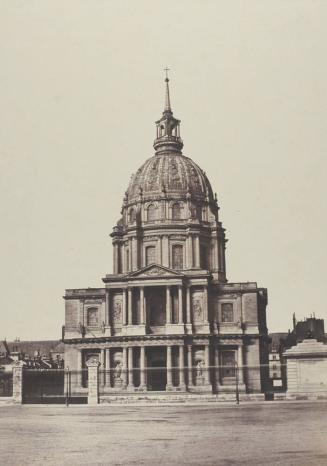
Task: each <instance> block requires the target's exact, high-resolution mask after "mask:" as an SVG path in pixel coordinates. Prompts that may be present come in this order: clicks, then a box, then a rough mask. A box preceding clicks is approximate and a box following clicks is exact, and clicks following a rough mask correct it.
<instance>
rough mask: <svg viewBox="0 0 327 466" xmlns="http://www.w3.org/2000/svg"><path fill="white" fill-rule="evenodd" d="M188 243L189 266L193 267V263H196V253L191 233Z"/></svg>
mask: <svg viewBox="0 0 327 466" xmlns="http://www.w3.org/2000/svg"><path fill="white" fill-rule="evenodd" d="M186 244H187V257H188V268H189V269H192V268H193V265H194V262H193V257H194V254H193V236H192V235H189V236H188V237H187V243H186Z"/></svg>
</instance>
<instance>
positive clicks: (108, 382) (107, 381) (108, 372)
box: [105, 348, 111, 388]
mask: <svg viewBox="0 0 327 466" xmlns="http://www.w3.org/2000/svg"><path fill="white" fill-rule="evenodd" d="M105 352H106V356H105V359H106V378H105V385H107V387H109V388H110V387H111V368H110V348H106V350H105Z"/></svg>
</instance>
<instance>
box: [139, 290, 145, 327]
mask: <svg viewBox="0 0 327 466" xmlns="http://www.w3.org/2000/svg"><path fill="white" fill-rule="evenodd" d="M140 323H141V325H144V324H145V315H144V286H141V287H140Z"/></svg>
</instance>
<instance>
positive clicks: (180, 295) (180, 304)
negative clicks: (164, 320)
mask: <svg viewBox="0 0 327 466" xmlns="http://www.w3.org/2000/svg"><path fill="white" fill-rule="evenodd" d="M178 323H179V324H183V323H184V322H183V288H182V287H181V286H179V287H178Z"/></svg>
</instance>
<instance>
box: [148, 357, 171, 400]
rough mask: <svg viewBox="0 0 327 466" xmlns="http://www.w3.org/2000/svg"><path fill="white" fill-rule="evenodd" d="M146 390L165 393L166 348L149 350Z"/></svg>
mask: <svg viewBox="0 0 327 466" xmlns="http://www.w3.org/2000/svg"><path fill="white" fill-rule="evenodd" d="M147 380H148V390H152V391H157V392H161V391H165V390H166V385H167V369H166V348H151V350H150V354H148V379H147Z"/></svg>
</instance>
